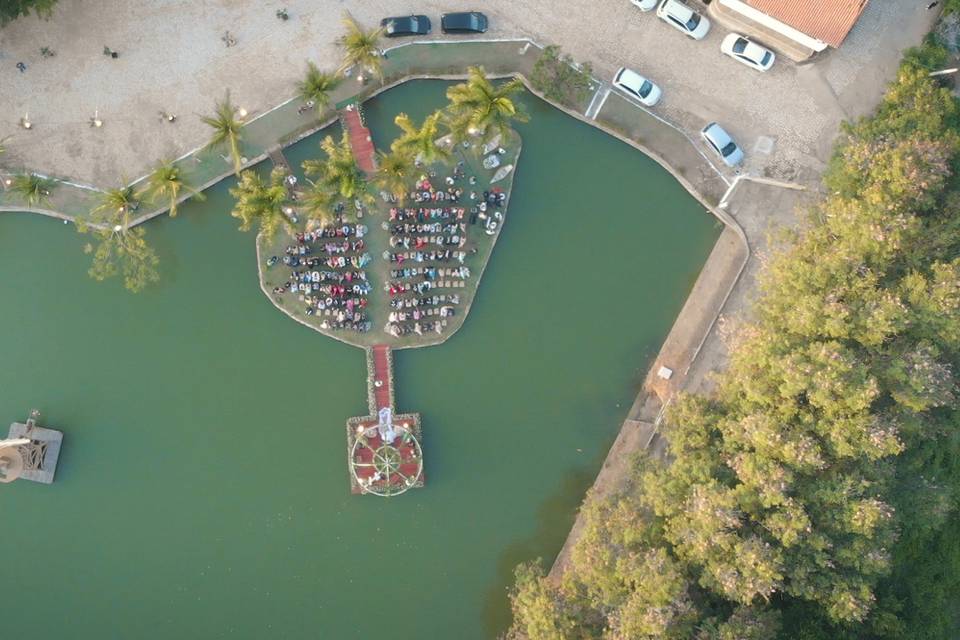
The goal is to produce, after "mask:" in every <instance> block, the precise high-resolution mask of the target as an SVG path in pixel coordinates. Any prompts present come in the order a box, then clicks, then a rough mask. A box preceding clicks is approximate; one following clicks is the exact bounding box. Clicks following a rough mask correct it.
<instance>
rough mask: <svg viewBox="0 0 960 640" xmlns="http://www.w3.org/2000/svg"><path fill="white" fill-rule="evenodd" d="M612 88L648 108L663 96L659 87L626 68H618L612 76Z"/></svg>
mask: <svg viewBox="0 0 960 640" xmlns="http://www.w3.org/2000/svg"><path fill="white" fill-rule="evenodd" d="M613 86H615V87H616V88H617V89H620V91H623V92H624V93H626V94H627V95H628V96H630V97H631V98H636V99H637V100H639V101H640V102H641V103H643V104H644V105H646V106H648V107H652V106H653V105H655V104H657V103H658V102H660V96H662V95H663V91H661V90H660V87H658V86H657V85H655V84H653V83H652V82H650V81H649V80H647V79H646V78H644V77H643V76H642V75H640V74H639V73H637V72H636V71H631V70H630V69H627V68H626V67H620V70H619V71H617V75H615V76H613Z"/></svg>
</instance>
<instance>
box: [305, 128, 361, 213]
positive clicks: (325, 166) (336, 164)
mask: <svg viewBox="0 0 960 640" xmlns="http://www.w3.org/2000/svg"><path fill="white" fill-rule="evenodd" d="M320 148H321V149H322V150H323V152H324V153H325V154H327V158H326V160H306V161H305V162H304V163H303V170H304V172H306V174H307V175H308V176H310V177H311V178H316V183H317V185H319V186H320V187H321V188H322V189H324V190H326V191H327V192H328V193H329V194H330V195H331V199H332V198H335V197H337V196H338V195H339V196H341V197H343V198H359V199H361V200H365V199H368V198H369V194H367V191H366V189H367V181H366V178H364V175H363V172H362V171H361V170H360V167H359V166H357V161H356V159H355V158H354V157H353V150H352V149H351V148H350V137H349V136H348V135H347V132H346V131H344V132H343V138H341V140H340V143H339V144H338V143H336V142H334V140H333V138H332V137H331V136H327V137H326V138H324V139H323V141H322V142H321V143H320Z"/></svg>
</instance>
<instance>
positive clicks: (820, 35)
mask: <svg viewBox="0 0 960 640" xmlns="http://www.w3.org/2000/svg"><path fill="white" fill-rule="evenodd" d="M868 1H869V0H744V2H745V3H746V4H748V5H750V6H751V7H753V8H754V9H757V10H758V11H762V12H764V13H765V14H767V15H768V16H770V17H771V18H775V19H777V20H779V21H780V22H782V23H784V24H786V25H789V26H791V27H793V28H794V29H796V30H797V31H801V32H803V33H805V34H807V35H808V36H810V37H811V38H816V39H817V40H822V41H823V42H826V43H827V44H829V45H830V46H832V47H839V46H840V43H841V42H843V39H844V38H846V37H847V34H848V33H850V30H851V29H853V25H854V24H856V22H857V18H859V17H860V14H861V13H863V9H864V7H866V6H867V2H868Z"/></svg>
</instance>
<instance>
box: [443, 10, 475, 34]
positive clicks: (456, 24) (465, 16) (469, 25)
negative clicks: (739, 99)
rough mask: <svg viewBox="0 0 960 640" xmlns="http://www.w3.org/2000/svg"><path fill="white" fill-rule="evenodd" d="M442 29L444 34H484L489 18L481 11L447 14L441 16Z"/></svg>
mask: <svg viewBox="0 0 960 640" xmlns="http://www.w3.org/2000/svg"><path fill="white" fill-rule="evenodd" d="M440 29H441V31H443V32H444V33H483V32H485V31H486V30H487V16H485V15H483V14H482V13H480V12H479V11H464V12H463V13H445V14H443V15H442V16H440Z"/></svg>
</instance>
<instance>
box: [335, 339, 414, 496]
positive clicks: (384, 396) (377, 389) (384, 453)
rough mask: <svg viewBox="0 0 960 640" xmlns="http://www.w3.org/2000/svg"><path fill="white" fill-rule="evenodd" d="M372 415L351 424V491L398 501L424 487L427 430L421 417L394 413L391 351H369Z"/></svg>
mask: <svg viewBox="0 0 960 640" xmlns="http://www.w3.org/2000/svg"><path fill="white" fill-rule="evenodd" d="M366 353H367V404H368V405H369V410H370V415H367V416H357V417H354V418H350V419H349V420H347V468H348V469H349V474H350V492H351V493H354V494H373V495H377V496H384V497H389V496H396V495H400V494H401V493H405V492H406V491H408V490H409V489H415V488H419V487H422V486H424V483H425V476H424V472H423V450H422V449H421V447H420V441H421V440H422V437H423V430H422V427H421V425H420V414H418V413H404V414H395V413H394V398H393V358H392V354H391V351H390V347H388V346H387V345H384V344H378V345H375V346H373V347H372V348H370V349H367V351H366Z"/></svg>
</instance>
